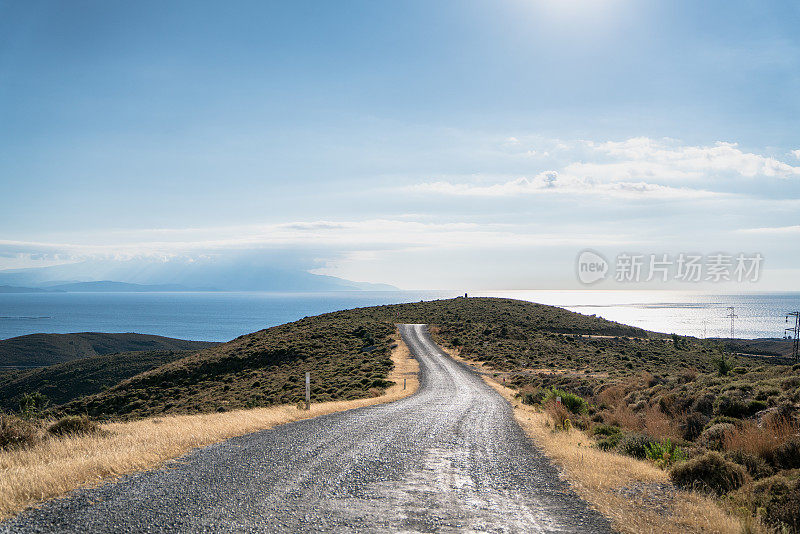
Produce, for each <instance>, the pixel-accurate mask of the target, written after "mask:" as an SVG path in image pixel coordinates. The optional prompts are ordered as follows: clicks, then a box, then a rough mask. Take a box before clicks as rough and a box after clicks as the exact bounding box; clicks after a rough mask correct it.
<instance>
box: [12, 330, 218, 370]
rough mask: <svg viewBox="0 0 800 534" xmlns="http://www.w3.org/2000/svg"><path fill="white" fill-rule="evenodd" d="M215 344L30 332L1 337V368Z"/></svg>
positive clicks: (143, 336)
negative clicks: (119, 353)
mask: <svg viewBox="0 0 800 534" xmlns="http://www.w3.org/2000/svg"><path fill="white" fill-rule="evenodd" d="M215 344H216V343H213V342H209V341H187V340H184V339H174V338H169V337H163V336H153V335H148V334H129V333H126V334H105V333H98V332H81V333H75V334H29V335H26V336H19V337H12V338H9V339H3V340H0V367H23V368H27V367H44V366H48V365H54V364H57V363H62V362H67V361H70V360H76V359H79V358H86V357H90V356H101V355H104V354H113V353H118V352H131V351H143V350H144V351H153V350H167V351H182V350H199V349H203V348H206V347H211V346H213V345H215Z"/></svg>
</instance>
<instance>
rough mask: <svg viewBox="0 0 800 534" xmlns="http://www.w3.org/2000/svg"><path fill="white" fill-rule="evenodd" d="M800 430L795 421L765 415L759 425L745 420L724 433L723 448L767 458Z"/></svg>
mask: <svg viewBox="0 0 800 534" xmlns="http://www.w3.org/2000/svg"><path fill="white" fill-rule="evenodd" d="M798 432H800V428H798V426H797V424H796V423H793V422H790V421H789V420H788V419H786V418H783V417H765V418H764V421H763V422H762V424H761V426H759V425H757V424H756V423H754V422H752V421H746V422H745V423H743V424H742V425H739V426H737V427H736V428H735V429H734V430H731V431H729V432H727V433H726V434H725V439H724V441H723V447H724V448H725V450H729V451H735V450H740V451H744V452H747V453H750V454H755V455H756V456H760V457H762V458H768V457H769V456H770V455H771V454H772V453H773V452H774V451H775V449H777V448H778V447H780V446H781V445H782V444H783V443H784V442H786V441H787V440H788V439H789V438H792V437H794V436H796V435H797V434H798Z"/></svg>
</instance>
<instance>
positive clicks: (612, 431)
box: [592, 424, 622, 436]
mask: <svg viewBox="0 0 800 534" xmlns="http://www.w3.org/2000/svg"><path fill="white" fill-rule="evenodd" d="M621 432H622V430H620V428H619V427H618V426H614V425H606V424H602V425H595V426H593V427H592V435H593V436H613V435H616V434H620V433H621Z"/></svg>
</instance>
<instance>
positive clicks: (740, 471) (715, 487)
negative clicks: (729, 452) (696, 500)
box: [669, 451, 749, 495]
mask: <svg viewBox="0 0 800 534" xmlns="http://www.w3.org/2000/svg"><path fill="white" fill-rule="evenodd" d="M669 476H670V478H671V479H672V482H674V483H675V485H676V486H678V487H680V488H684V489H695V490H703V491H708V492H711V493H716V494H717V495H723V494H725V493H728V492H729V491H733V490H735V489H737V488H740V487H741V486H742V485H743V484H744V483H745V482H747V480H748V479H749V476H748V474H747V471H746V470H745V468H744V467H742V466H741V465H739V464H736V463H733V462H730V461H728V460H726V459H725V458H723V456H722V455H721V454H720V453H718V452H715V451H712V452H709V453H706V454H704V455H702V456H698V457H697V458H693V459H691V460H687V461H685V462H682V463H679V464H677V465H675V466H674V467H673V468H672V469H671V470H670V473H669Z"/></svg>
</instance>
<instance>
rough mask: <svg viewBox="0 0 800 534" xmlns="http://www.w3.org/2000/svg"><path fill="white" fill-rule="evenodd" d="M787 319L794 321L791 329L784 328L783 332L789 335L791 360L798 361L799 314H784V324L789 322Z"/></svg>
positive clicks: (799, 340) (799, 339)
mask: <svg viewBox="0 0 800 534" xmlns="http://www.w3.org/2000/svg"><path fill="white" fill-rule="evenodd" d="M789 317H791V318H792V320H793V321H794V326H793V327H792V328H786V329H785V330H784V332H788V333H789V337H790V339H791V340H792V358H794V359H795V361H797V360H798V348H800V312H790V313H787V314H786V322H787V323H788V322H789Z"/></svg>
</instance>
